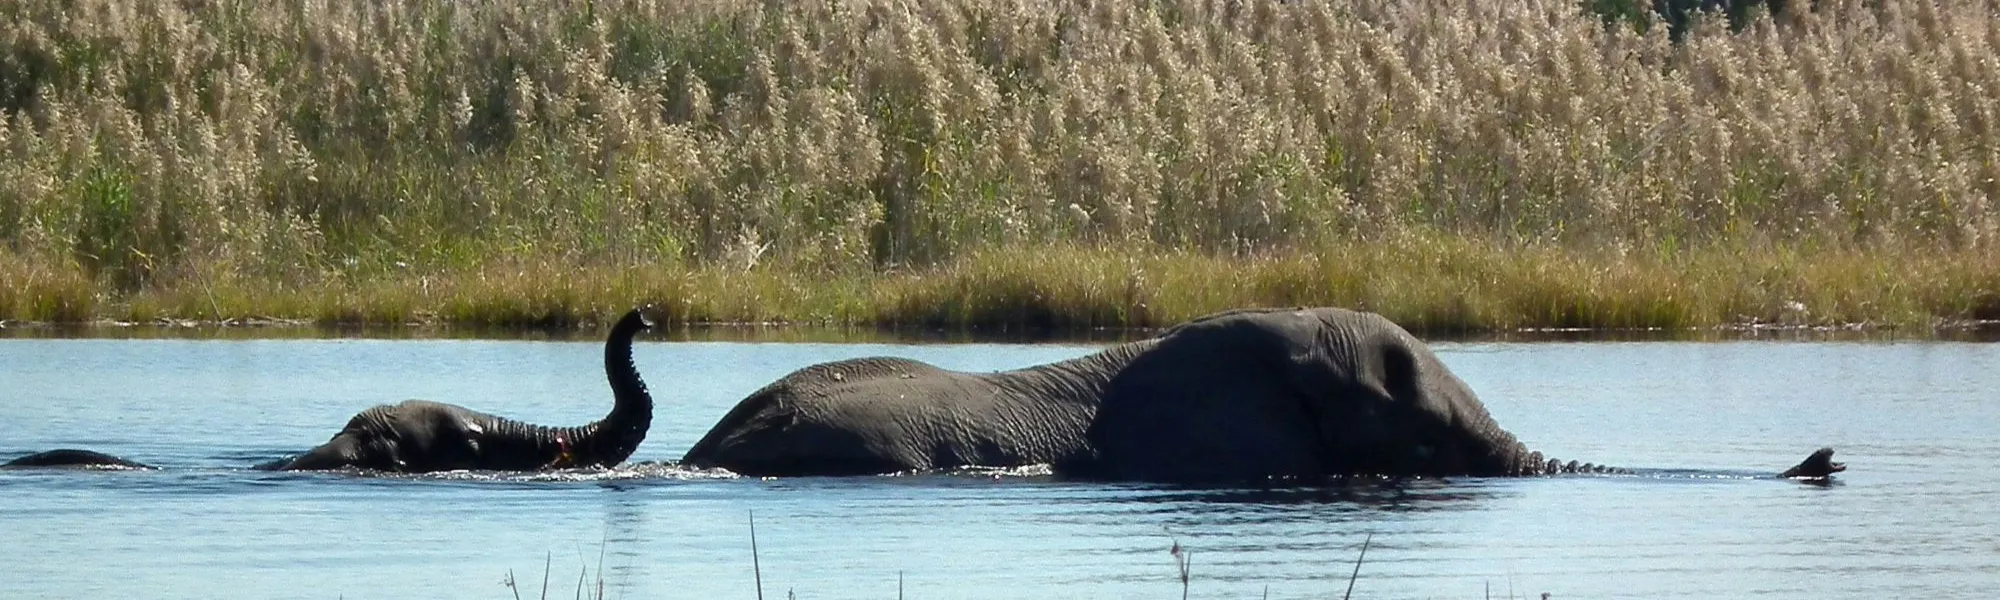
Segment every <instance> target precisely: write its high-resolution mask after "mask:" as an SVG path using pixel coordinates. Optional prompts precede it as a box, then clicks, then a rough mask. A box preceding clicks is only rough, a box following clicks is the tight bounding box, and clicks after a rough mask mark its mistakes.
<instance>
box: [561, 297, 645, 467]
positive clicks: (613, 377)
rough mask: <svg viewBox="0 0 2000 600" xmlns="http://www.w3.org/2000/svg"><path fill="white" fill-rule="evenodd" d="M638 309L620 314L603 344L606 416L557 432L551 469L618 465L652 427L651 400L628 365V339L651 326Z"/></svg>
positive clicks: (629, 340)
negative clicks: (608, 410) (607, 401)
mask: <svg viewBox="0 0 2000 600" xmlns="http://www.w3.org/2000/svg"><path fill="white" fill-rule="evenodd" d="M652 326H653V324H652V322H650V321H648V320H646V316H645V315H644V314H642V313H641V310H640V309H633V310H632V311H631V312H628V313H625V317H624V318H621V319H619V320H618V323H617V324H615V325H612V326H611V335H610V336H609V337H608V338H607V339H605V342H604V376H605V378H606V379H607V380H609V381H610V383H611V397H612V399H613V404H612V405H611V413H610V414H607V415H605V416H604V418H603V419H599V420H598V421H597V422H595V423H591V424H589V425H584V426H582V427H576V428H570V429H568V430H566V431H563V432H562V433H563V434H566V437H567V438H568V439H561V438H560V437H559V438H558V442H557V443H558V446H567V447H560V448H559V453H560V455H559V456H558V458H557V461H556V463H554V464H553V465H552V466H592V465H596V466H611V465H615V464H618V463H620V462H624V461H625V459H626V458H628V457H630V456H632V452H633V451H634V450H638V449H639V443H640V442H643V441H645V440H646V430H647V429H649V428H651V427H652V425H653V396H652V394H650V393H648V392H647V391H646V382H645V381H644V380H642V379H640V378H639V370H638V368H637V367H635V366H633V364H632V337H633V336H635V335H638V333H639V332H640V331H641V330H644V329H647V328H650V327H652Z"/></svg>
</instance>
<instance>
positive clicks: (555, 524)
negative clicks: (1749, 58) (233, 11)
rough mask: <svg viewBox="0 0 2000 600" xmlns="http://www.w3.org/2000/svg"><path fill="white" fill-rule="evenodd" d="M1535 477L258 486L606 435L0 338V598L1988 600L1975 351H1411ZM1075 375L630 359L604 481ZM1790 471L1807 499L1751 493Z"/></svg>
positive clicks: (576, 378)
mask: <svg viewBox="0 0 2000 600" xmlns="http://www.w3.org/2000/svg"><path fill="white" fill-rule="evenodd" d="M1436 347H1437V349H1438V351H1439V353H1440V355H1441V356H1442V357H1443V358H1444V360H1445V362H1446V363H1447V364H1448V365H1450V366H1451V367H1452V368H1453V369H1454V370H1455V371H1456V372H1457V373H1458V374H1459V375H1460V376H1461V377H1463V378H1464V379H1465V380H1466V381H1467V382H1468V383H1470V384H1471V385H1472V387H1473V388H1474V389H1475V390H1477V391H1478V392H1479V393H1480V394H1481V395H1482V397H1483V398H1484V399H1485V401H1486V402H1487V404H1488V406H1489V407H1490V408H1491V410H1492V411H1493V413H1494V414H1495V416H1496V417H1497V418H1498V419H1499V421H1500V422H1501V424H1502V425H1504V426H1506V427H1508V428H1509V429H1511V430H1513V431H1514V432H1515V433H1516V434H1518V435H1520V436H1521V437H1522V439H1523V440H1525V441H1526V442H1528V443H1529V444H1530V445H1532V446H1534V447H1535V448H1537V449H1540V450H1542V451H1544V452H1547V453H1549V454H1552V455H1555V456H1560V457H1563V458H1578V459H1583V460H1590V461H1595V462H1605V463H1612V464H1618V465H1623V466H1630V467H1641V468H1645V469H1654V470H1646V471H1642V474H1641V475H1638V476H1616V477H1590V476H1575V477H1557V478H1530V479H1507V480H1503V479H1454V480H1449V481H1422V482H1414V483H1406V484H1399V485H1366V486H1360V485H1357V486H1352V487H1346V488H1320V489H1272V490H1200V489H1176V488H1172V487H1162V486H1148V485H1107V484H1092V483H1074V482H1061V481H1054V480H1050V479H1047V478H1042V477H1034V476H1022V475H1018V474H1010V475H999V476H995V475H994V474H973V475H954V476H924V477H895V478H889V477H870V478H851V479H825V478H804V479H786V480H756V479H737V478H726V477H716V476H715V475H716V474H712V473H711V474H700V473H687V472H684V471H680V470H678V469H674V468H670V467H665V466H659V465H640V466H637V467H628V468H623V469H620V470H618V471H615V472H609V473H563V474H556V475H552V476H534V477H510V478H501V479H498V480H495V479H490V478H478V477H467V476H445V477H424V478H370V477H358V476H352V475H337V474H284V473H259V472H249V471H244V470H242V467H244V466H246V465H249V464H252V463H255V462H259V461H262V460H266V459H270V458H274V457H276V456H280V455H283V454H285V453H288V452H294V451H298V450H302V449H304V448H307V447H310V446H312V445H314V444H317V443H318V442H321V441H324V440H325V439H326V437H327V436H329V435H331V434H332V433H333V432H334V431H335V430H337V429H338V428H339V427H340V426H341V424H343V423H345V422H346V419H347V418H348V417H349V416H350V415H352V414H353V413H355V412H356V411H359V410H361V409H363V408H366V407H368V406H370V405H373V404H378V403H385V402H394V401H397V400H401V399H405V398H428V399H433V400H440V401H447V402H455V403H459V404H463V405H466V406H469V407H472V408H475V409H478V410H483V411H487V412H492V413H497V414H501V415H507V416H513V417H518V418H522V419H525V420H529V421H533V422H537V423H544V424H576V423H582V422H586V421H589V420H592V419H594V418H596V417H598V416H600V415H601V414H602V413H603V412H604V411H605V410H607V409H608V407H609V402H610V400H609V392H608V391H607V388H606V387H605V384H604V382H603V374H602V366H601V362H600V356H601V354H600V343H599V342H596V341H578V342H531V341H477V340H428V341H427V340H414V341H413V340H397V341H389V340H350V339H326V340H298V339H288V340H263V341H258V340H247V341H246V340H232V341H195V340H173V339H150V340H112V339H81V340H56V339H4V340H0V459H5V458H11V457H13V456H16V455H19V454H24V453H27V452H30V451H34V450H39V449H46V448H53V447H86V448H95V449H100V450H105V451H109V452H112V453H114V454H119V455H122V456H127V457H131V458H135V459H138V460H143V461H147V462H151V463H155V464H159V465H162V466H164V467H166V468H165V469H164V470H161V471H153V472H65V471H41V472H22V471H13V472H0V553H4V555H5V557H6V559H5V560H0V597H6V598H107V597H145V598H215V597H240V598H335V597H347V598H512V597H514V592H513V591H510V590H509V589H508V588H507V587H506V586H505V585H504V583H503V582H504V581H505V580H506V579H507V578H508V576H509V573H510V572H511V573H512V576H513V578H514V579H515V580H516V581H517V583H518V585H519V586H520V587H521V591H520V596H521V597H524V598H532V597H539V596H540V593H541V589H542V586H543V578H544V574H545V573H547V577H548V579H549V583H548V584H547V585H548V587H549V589H550V590H551V591H550V594H549V596H550V597H562V598H569V597H573V596H575V595H576V593H577V591H578V579H579V576H580V575H583V574H584V573H585V572H586V571H587V572H588V575H587V576H585V577H584V579H585V580H586V582H587V585H588V586H589V587H590V588H591V589H590V590H588V593H590V594H595V593H596V589H595V586H596V585H597V582H598V580H599V578H600V574H601V581H602V585H603V590H604V596H605V597H610V598H754V597H756V587H755V586H756V583H755V577H756V576H755V574H754V573H753V558H752V553H751V534H750V523H749V517H750V515H751V513H752V512H753V511H754V513H755V520H756V536H757V537H756V542H757V545H758V553H757V557H756V563H755V564H757V565H759V566H760V567H761V571H762V581H763V587H764V593H765V594H766V595H767V597H774V598H782V597H785V595H786V594H787V593H788V592H789V593H791V594H794V595H795V596H796V597H798V598H895V597H897V596H898V593H899V592H898V587H899V586H900V587H901V589H902V591H901V594H902V597H908V598H1174V597H1179V595H1180V593H1181V583H1180V581H1179V579H1178V574H1177V571H1176V569H1175V566H1174V559H1173V557H1172V556H1171V555H1170V554H1169V548H1171V547H1172V546H1173V545H1174V544H1175V543H1176V542H1178V543H1179V544H1180V545H1181V547H1183V548H1185V549H1187V550H1188V551H1189V552H1190V553H1191V557H1192V562H1191V566H1190V580H1191V582H1190V585H1191V587H1192V589H1191V590H1190V591H1191V593H1190V596H1191V597H1196V598H1222V597H1228V598H1256V597H1264V595H1265V594H1268V597H1271V598H1306V597H1313V598H1328V597H1338V596H1339V595H1340V594H1341V593H1342V591H1343V590H1344V589H1345V588H1346V586H1347V584H1348V582H1347V577H1348V574H1349V573H1350V572H1351V570H1352V569H1353V568H1354V560H1355V558H1356V556H1357V554H1358V553H1359V552H1360V551H1361V547H1362V542H1363V540H1364V539H1365V538H1369V536H1372V541H1371V542H1370V544H1369V548H1368V550H1367V554H1366V559H1365V561H1364V562H1363V564H1362V565H1361V570H1360V577H1359V579H1358V580H1357V581H1356V582H1355V584H1354V597H1356V598H1483V597H1488V596H1489V594H1490V597H1495V598H1499V597H1507V596H1509V595H1512V596H1513V597H1539V594H1541V593H1544V592H1546V593H1549V594H1550V597H1551V598H1659V597H1667V596H1673V597H1684V598H1814V599H1818V598H1987V597H1991V596H1992V595H1993V594H1994V591H1995V590H2000V513H1996V512H1995V510H1994V507H1996V506H2000V479H1996V478H1995V477H1993V476H1992V469H1993V467H1994V466H1995V464H1996V463H2000V460H1996V458H2000V345H1994V344H1978V343H1950V342H1899V343H1886V342H1851V343H1850V342H1642V343H1640V342H1627V343H1440V344H1437V345H1436ZM1092 349H1093V348H1092V347H1090V346H1085V345H994V344H949V345H886V344H884V345H861V344H815V343H765V344H758V343H736V342H674V343H668V342H661V341H647V340H642V342H641V343H640V344H639V346H638V347H637V350H636V361H637V363H638V366H639V369H640V372H641V373H643V374H644V375H645V377H646V378H647V380H648V382H649V384H650V385H651V386H652V389H653V391H654V394H655V398H656V400H657V401H658V404H659V408H658V411H657V413H656V417H655V420H654V427H653V430H652V433H651V435H650V436H648V438H647V441H646V443H645V445H644V446H642V447H641V448H640V449H639V452H638V454H637V455H636V456H634V459H635V460H638V461H671V460H673V459H675V458H678V457H679V456H680V454H681V453H682V452H683V451H684V450H686V448H687V447H688V445H690V444H692V443H693V442H694V441H695V440H696V439H697V438H698V437H700V435H701V434H702V432H704V431H705V430H706V429H707V427H708V426H709V425H710V424H711V423H714V422H715V421H716V420H717V419H718V418H719V417H721V416H722V414H723V413H724V412H725V411H726V410H728V408H729V407H730V406H731V405H733V404H734V403H735V402H736V400H738V399H740V398H742V397H743V396H745V395H746V394H748V393H749V392H751V391H752V390H754V389H756V388H757V387H759V386H762V385H763V384H765V383H767V382H769V381H771V380H773V379H775V378H777V377H779V376H781V375H784V374H785V373H786V372H789V371H791V370H792V369H795V368H798V367H801V366H804V365H807V364H810V363H814V362H820V361H826V360H834V359H839V358H847V357H855V356H863V355H876V354H892V355H901V356H909V357H914V358H918V359H922V360H927V361H931V362H935V363H938V364H940V365H944V366H948V367H953V368H960V369H973V370H994V369H1003V368H1012V367H1019V366H1025V365H1030V364H1036V363H1043V362H1048V361H1053V360H1059V359H1064V358H1069V357H1072V356H1077V355H1080V354H1084V353H1087V352H1090V351H1091V350H1092ZM1822 444H1830V445H1833V446H1835V447H1837V448H1839V450H1840V459H1841V460H1844V461H1846V462H1847V463H1848V464H1849V466H1850V469H1851V470H1850V471H1849V472H1848V473H1845V474H1843V475H1842V476H1841V477H1840V478H1839V480H1838V483H1837V484H1835V485H1832V486H1830V487H1817V486H1811V485H1804V484H1800V483H1795V482H1789V481H1782V480H1775V479H1768V478H1764V479H1760V478H1756V477H1754V476H1755V475H1757V474H1760V473H1768V472H1775V471H1777V470H1780V469H1783V468H1784V467H1786V466H1789V465H1790V464H1792V463H1794V462H1796V461H1797V460H1799V459H1800V458H1802V457H1803V456H1804V455H1805V454H1806V453H1807V452H1808V451H1810V450H1811V449H1813V448H1816V447H1818V446H1820V445H1822Z"/></svg>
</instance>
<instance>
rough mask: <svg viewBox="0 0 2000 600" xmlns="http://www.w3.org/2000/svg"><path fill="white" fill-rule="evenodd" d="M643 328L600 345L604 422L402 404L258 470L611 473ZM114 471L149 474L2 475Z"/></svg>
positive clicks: (636, 439) (648, 415)
mask: <svg viewBox="0 0 2000 600" xmlns="http://www.w3.org/2000/svg"><path fill="white" fill-rule="evenodd" d="M649 327H652V323H651V322H650V321H648V320H646V317H645V315H644V314H643V313H642V311H641V309H633V310H632V311H631V312H628V313H626V314H625V316H624V318H622V319H619V321H618V323H617V324H616V325H613V326H612V328H611V335H610V336H609V337H608V338H607V339H606V340H605V344H604V371H605V376H606V378H607V379H609V380H610V383H611V392H612V396H613V398H614V399H615V402H614V403H613V405H612V408H611V412H610V414H607V415H605V417H604V418H603V419H599V420H598V421H596V422H593V423H590V424H587V425H582V426H578V427H546V426H542V425H535V424H531V423H524V422H521V421H516V420H513V419H508V418H505V417H499V416H494V415H490V414H486V413H482V412H478V411H474V410H471V409H468V408H465V407H462V406H458V405H454V404H444V403H440V402H431V401H426V400H407V401H404V402H402V403H400V404H395V405H382V406H376V407H374V408H370V409H367V410H364V411H361V413H360V414H357V415H355V416H354V418H352V419H349V420H348V422H347V426H346V427H344V428H342V429H341V430H340V432H339V433H336V434H334V436H333V438H332V439H330V440H328V441H327V442H326V443H325V444H321V445H320V446H318V447H316V448H313V449H311V450H308V451H306V452H304V453H302V454H299V455H298V456H295V457H292V458H287V459H282V460H278V461H274V462H270V463H266V464H262V465H258V466H257V467H256V468H258V469H267V470H284V471H307V470H332V469H341V468H359V469H373V470H378V471H393V472H401V473H423V472H432V471H450V470H461V469H464V470H493V471H533V470H542V469H559V468H569V467H591V466H599V467H606V466H612V465H616V464H618V463H620V462H623V461H624V460H625V459H626V458H628V457H630V456H631V455H632V451H633V450H636V449H638V447H639V443H640V442H642V441H644V440H645V439H646V431H647V430H648V429H649V428H651V426H652V423H653V397H652V395H651V394H649V393H647V391H646V383H645V381H643V380H641V379H640V378H639V372H638V369H637V368H635V367H634V366H633V364H632V338H633V336H635V335H637V334H638V332H639V331H641V330H644V329H646V328H649ZM114 465H115V466H121V467H127V468H151V467H149V466H147V465H145V464H142V463H138V462H133V461H129V460H125V459H122V458H118V457H115V456H111V455H108V454H104V453H101V452H93V451H89V450H68V449H66V450H53V451H49V452H41V453H37V454H30V455H28V456H24V457H21V458H17V459H14V460H12V461H9V462H7V463H6V464H4V465H0V468H24V467H87V466H114Z"/></svg>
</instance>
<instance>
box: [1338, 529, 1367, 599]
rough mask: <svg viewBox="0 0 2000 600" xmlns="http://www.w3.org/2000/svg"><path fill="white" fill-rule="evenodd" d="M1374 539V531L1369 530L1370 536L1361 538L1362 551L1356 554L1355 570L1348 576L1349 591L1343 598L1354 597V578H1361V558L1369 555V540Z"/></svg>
mask: <svg viewBox="0 0 2000 600" xmlns="http://www.w3.org/2000/svg"><path fill="white" fill-rule="evenodd" d="M1374 540H1375V532H1373V531H1370V532H1368V537H1365V538H1361V553H1360V554H1357V555H1355V556H1354V572H1353V573H1352V574H1349V575H1348V576H1347V593H1345V594H1341V596H1340V598H1341V600H1347V599H1348V598H1352V597H1354V580H1356V579H1360V578H1361V560H1362V559H1364V558H1367V557H1368V542H1371V541H1374Z"/></svg>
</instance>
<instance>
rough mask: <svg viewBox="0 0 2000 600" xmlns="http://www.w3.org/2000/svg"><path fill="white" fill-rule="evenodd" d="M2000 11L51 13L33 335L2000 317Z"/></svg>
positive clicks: (19, 280)
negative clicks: (626, 315) (198, 328)
mask: <svg viewBox="0 0 2000 600" xmlns="http://www.w3.org/2000/svg"><path fill="white" fill-rule="evenodd" d="M1989 13H1990V11H1988V10H1987V9H1986V7H1984V6H1981V5H1976V4H1952V5H1938V4H1936V3H1932V2H1925V1H1921V0H1884V1H1883V2H1876V3H1860V4H1856V3H1848V4H1846V5H1843V6H1839V7H1833V6H1828V7H1826V8H1824V9H1822V10H1820V11H1819V12H1810V11H1808V12H1803V13H1800V12H1798V11H1792V12H1790V13H1786V14H1782V15H1779V16H1778V18H1777V19H1776V20H1770V19H1765V20H1758V21H1756V22H1754V23H1747V24H1746V26H1745V27H1744V28H1742V29H1741V30H1740V31H1732V29H1731V28H1730V27H1725V26H1722V23H1721V22H1720V21H1709V22H1697V23H1695V24H1694V25H1693V26H1692V27H1690V28H1689V29H1688V30H1687V31H1686V35H1685V37H1683V38H1680V39H1679V40H1674V39H1670V38H1669V36H1668V35H1667V33H1666V32H1665V31H1664V29H1665V28H1659V27H1655V28H1652V29H1650V30H1647V31H1644V32H1642V31H1640V28H1633V27H1627V26H1623V25H1617V24H1612V25H1607V24H1606V22H1605V21H1604V19H1603V18H1601V15H1598V14H1595V13H1591V12H1589V11H1587V10H1585V9H1584V8H1582V6H1581V4H1580V3H1574V2H1550V3H1500V4H1493V5H1487V4H1478V5H1474V4H1464V3H1460V4H1450V5H1437V4H1436V3H1425V2H1417V1H1411V2H1394V1H1392V2H1346V1H1343V0H1329V1H1327V2H1306V3H1284V2H1270V1H1255V2H1244V3H1233V2H1226V3H1215V2H1204V1H1199V0H1185V1H1184V0H1162V1H1159V2H1138V3H1074V2H1058V3H1047V2H1041V1H1039V0H1022V1H1009V2H991V1H986V0H913V1H907V2H905V1H896V2H887V1H877V0H854V1H852V2H845V1H843V2H826V3H787V4H773V3H769V2H760V1H757V0H726V1H722V2H712V3H695V4H686V3H665V4H661V3H623V2H619V3H605V2H585V1H575V2H556V3H554V4H553V5H552V4H551V3H550V2H547V1H545V0H497V1H493V2H480V3H464V2H451V1H446V0H393V1H388V2H379V3H340V4H326V3H321V2H310V1H306V0H279V1H251V0H218V1H216V2H202V3H171V2H170V3H160V2H152V1H144V0H102V1H101V2H93V3H90V4H88V6H85V7H82V8H79V7H78V6H77V5H76V3H74V2H66V1H59V0H24V1H21V2H16V3H10V4H8V5H6V7H5V8H0V319H14V320H25V321H47V322H74V321H89V320H98V319H114V320H121V321H152V320H156V319H197V320H225V319H249V318H275V319H300V320H307V321H311V322H316V323H386V324H403V323H432V324H457V325H468V326H489V325H490V326H499V327H565V326H570V325H574V324H577V323H581V322H585V321H590V320H592V319H594V318H604V317H606V316H608V315H612V314H615V313H616V312H617V311H620V310H622V309H623V308H624V307H626V306H629V305H631V304H633V303H635V302H641V301H650V302H656V303H659V304H661V305H662V306H663V307H664V310H665V313H666V317H665V318H666V319H668V320H669V321H670V322H673V323H681V322H693V323H704V322H765V321H786V322H812V323H837V324H855V325H867V326H905V325H912V324H914V325H922V326H939V327H999V328H1004V327H1042V328H1056V329H1064V328H1087V327H1100V326H1111V327H1123V326H1155V325H1162V324H1169V323H1173V322H1177V321H1180V320H1183V319H1186V318H1188V317H1192V316H1195V315H1199V314H1204V313H1207V312H1211V311H1214V310H1219V309H1224V308H1230V307H1238V306H1254V305H1286V304H1330V305H1339V306H1355V307H1365V308H1368V309H1370V310H1376V311H1379V312H1382V313H1384V314H1387V315H1389V316H1391V318H1395V319H1396V320H1398V321H1399V322H1403V323H1406V324H1409V325H1410V326H1411V327H1412V328H1415V329H1422V330H1434V331H1460V330H1508V329H1517V328H1524V327H1604V328H1638V327H1662V328H1680V327H1713V326H1722V325H1730V324H1745V323H1792V324H1829V325H1840V326H1866V327H1876V326H1893V327H1898V328H1930V327H1936V326H1939V325H1940V324H1944V325H1949V324H1952V323H1959V322H1964V321H1969V320H1979V319H1992V318H1995V316H1996V315H1995V313H1996V312H2000V309H1996V308H1995V305H1996V304H2000V300H1996V299H1995V297H1996V295H2000V284H1996V281H1997V280H1996V276H1995V275H1994V273H1995V271H1996V270H2000V266H1996V264H2000V261H1996V260H1995V256H1996V254H2000V202H1996V201H1995V200H1994V199H1995V198H2000V154H1996V152H2000V150H1996V149H2000V126H1996V125H1995V123H2000V117H1996V115H2000V99H1996V98H1995V97H1994V96H1993V94H1992V93H1991V91H1992V90H1995V89H2000V64H1996V63H1994V62H1993V61H1980V60H1972V59H1969V58H1966V57H1983V56H1995V55H2000V36H1995V35H1989V34H1988V32H1989V31H1990V30H1991V23H1992V19H1991V15H1990V14H1989Z"/></svg>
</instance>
